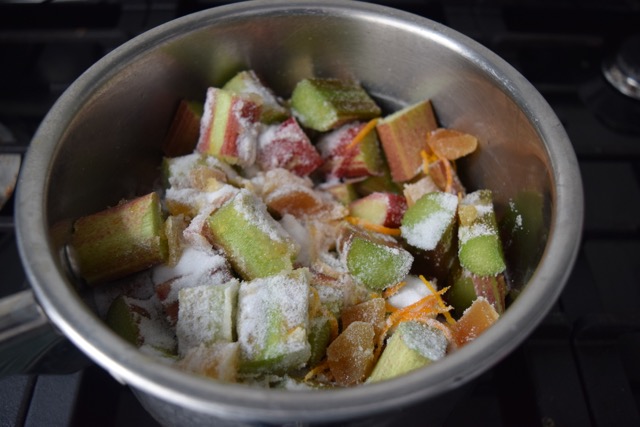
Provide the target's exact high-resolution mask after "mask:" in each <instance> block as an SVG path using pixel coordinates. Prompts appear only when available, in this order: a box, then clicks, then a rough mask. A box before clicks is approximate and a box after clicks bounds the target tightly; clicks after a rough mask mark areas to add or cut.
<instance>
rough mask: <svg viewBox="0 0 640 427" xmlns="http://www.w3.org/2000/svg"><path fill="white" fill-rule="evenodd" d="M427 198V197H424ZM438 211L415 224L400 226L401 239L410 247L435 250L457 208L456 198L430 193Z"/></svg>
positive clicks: (448, 194) (441, 193) (440, 193)
mask: <svg viewBox="0 0 640 427" xmlns="http://www.w3.org/2000/svg"><path fill="white" fill-rule="evenodd" d="M425 197H427V196H425ZM428 197H433V198H434V199H435V202H436V203H437V204H438V206H439V207H440V209H437V210H436V211H435V212H431V213H430V214H428V215H426V217H425V218H422V219H421V220H420V221H418V222H417V223H415V224H412V225H410V226H407V225H402V226H401V227H400V231H401V232H402V237H404V238H405V239H406V240H407V243H409V244H410V245H411V246H414V247H416V248H420V249H424V250H426V251H431V250H434V249H435V248H436V246H437V245H438V242H439V241H440V239H441V238H442V235H443V234H444V232H445V231H446V229H447V227H449V225H450V224H451V222H452V221H453V219H454V215H455V213H456V208H457V206H458V198H457V197H456V196H455V195H453V194H450V193H444V192H438V193H430V196H428Z"/></svg>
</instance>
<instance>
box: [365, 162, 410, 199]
mask: <svg viewBox="0 0 640 427" xmlns="http://www.w3.org/2000/svg"><path fill="white" fill-rule="evenodd" d="M381 171H382V172H381V173H380V174H377V175H371V176H367V177H366V178H364V179H362V180H357V181H355V182H354V183H353V186H354V187H355V189H356V192H357V193H358V194H359V195H360V196H363V197H364V196H367V195H369V194H371V193H377V192H380V193H393V194H402V190H401V188H400V186H399V185H398V184H397V183H395V182H393V178H391V172H390V171H389V165H388V164H387V161H386V160H385V159H384V158H383V159H382V168H381Z"/></svg>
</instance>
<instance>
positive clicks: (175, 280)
mask: <svg viewBox="0 0 640 427" xmlns="http://www.w3.org/2000/svg"><path fill="white" fill-rule="evenodd" d="M205 98H206V99H205V101H204V102H200V103H198V102H191V101H187V100H184V101H182V102H181V104H180V106H179V107H178V109H177V112H176V115H175V117H174V120H173V122H172V124H171V127H170V130H169V132H168V134H167V137H166V141H165V143H164V153H165V157H164V160H163V163H162V165H161V169H162V177H163V183H162V185H161V188H158V191H156V192H152V193H150V194H147V195H144V196H141V197H139V198H136V199H133V200H128V201H123V202H122V203H120V204H119V205H118V206H115V207H112V208H108V209H106V210H104V211H102V212H98V213H96V214H92V215H88V216H86V217H83V218H80V219H78V220H77V221H76V222H75V224H74V231H73V236H72V241H71V248H72V251H73V259H74V262H75V264H76V266H77V271H79V274H80V275H81V277H82V278H83V279H84V280H85V281H86V283H88V284H89V285H91V286H92V287H93V290H94V296H95V301H96V303H97V307H98V310H99V314H100V315H101V316H103V317H104V319H105V321H106V322H107V324H108V325H110V327H111V328H112V329H113V330H114V331H115V332H117V333H118V334H120V335H121V336H122V337H123V338H125V339H126V340H128V341H130V342H131V343H133V344H134V345H136V346H138V347H139V348H140V350H141V351H144V352H146V353H149V354H153V355H155V356H157V357H158V358H159V360H162V361H163V362H165V363H167V364H168V365H172V366H176V367H178V368H180V369H183V370H186V371H189V372H193V373H197V374H200V375H204V376H207V377H211V378H215V379H217V380H222V381H228V382H239V383H245V384H252V385H258V386H264V387H285V388H302V387H308V388H326V387H348V386H354V385H358V384H362V383H372V382H376V381H382V380H385V379H389V378H393V377H396V376H398V375H403V374H405V373H407V372H410V371H412V370H415V369H418V368H422V367H424V366H427V365H429V364H431V363H436V362H437V361H438V360H439V359H441V358H443V357H445V356H446V355H447V354H449V353H451V352H453V351H456V350H457V349H459V348H460V347H462V346H464V345H466V344H467V343H469V342H470V341H472V340H473V339H475V338H476V337H477V336H478V335H479V334H481V333H482V332H483V331H484V330H486V329H487V328H488V327H490V326H491V325H492V324H493V323H494V322H495V321H496V320H497V319H498V317H499V316H500V314H501V313H502V312H503V311H504V309H505V293H506V291H507V284H506V282H505V278H504V271H505V263H504V259H503V249H502V243H501V241H500V238H499V234H498V228H497V224H496V216H495V213H494V208H493V203H492V193H491V191H489V190H486V189H481V190H477V191H474V192H470V193H467V191H466V190H465V188H464V187H463V185H462V183H461V182H460V180H459V178H458V175H457V173H456V165H455V163H454V162H455V161H456V160H457V159H458V158H460V157H462V156H465V155H468V154H470V153H473V152H474V151H475V150H476V149H478V141H477V139H476V138H475V137H474V136H473V135H469V134H466V133H463V132H460V131H457V130H454V129H445V128H439V127H438V124H437V122H436V119H435V115H434V112H433V109H432V105H431V103H430V101H428V100H425V101H423V102H419V103H417V104H415V105H410V106H407V107H406V108H403V109H401V110H399V111H395V112H392V113H390V114H388V115H384V114H383V112H382V110H381V109H380V108H379V106H378V105H377V104H376V102H375V101H374V100H373V99H372V98H371V97H370V96H369V94H368V93H367V92H366V91H365V90H364V89H363V88H362V86H361V85H360V84H358V83H356V82H351V81H343V80H338V79H330V78H309V79H305V80H303V81H300V82H299V83H298V84H297V86H296V87H295V88H294V90H293V92H292V94H291V96H290V98H289V99H287V100H284V99H282V98H280V97H278V96H276V95H275V94H274V92H273V91H272V90H270V89H269V88H268V87H267V86H266V85H265V84H264V83H263V82H262V81H261V80H260V79H259V77H258V76H257V75H256V73H255V72H253V71H243V72H240V73H239V74H238V75H236V76H235V77H234V78H233V79H232V80H230V81H229V82H228V83H226V84H225V85H224V86H223V87H221V88H213V87H212V88H208V89H207V91H206V97H205ZM159 187H160V186H159Z"/></svg>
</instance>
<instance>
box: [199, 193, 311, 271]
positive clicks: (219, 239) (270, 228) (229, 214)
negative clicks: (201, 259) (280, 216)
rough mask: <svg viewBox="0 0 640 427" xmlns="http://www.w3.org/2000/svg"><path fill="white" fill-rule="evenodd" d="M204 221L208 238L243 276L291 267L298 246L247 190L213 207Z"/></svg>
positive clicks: (284, 269) (260, 202) (286, 269)
mask: <svg viewBox="0 0 640 427" xmlns="http://www.w3.org/2000/svg"><path fill="white" fill-rule="evenodd" d="M207 225H208V234H209V236H210V238H211V240H212V242H213V243H214V244H215V245H217V246H219V247H220V248H222V250H223V251H224V252H225V254H226V256H227V257H228V259H229V262H230V264H231V265H232V266H233V267H234V269H235V270H236V272H237V273H238V274H240V275H241V276H242V278H244V279H245V280H251V279H255V278H257V277H266V276H270V275H274V274H277V273H279V272H281V271H289V270H291V269H292V267H293V260H294V259H295V257H296V255H297V253H298V250H299V248H298V247H297V245H296V244H295V241H294V240H293V239H291V237H289V236H288V234H287V233H286V231H285V230H284V229H283V228H282V226H281V225H280V224H279V223H278V222H277V221H276V220H275V219H273V217H272V216H271V215H269V213H268V212H267V208H266V206H265V205H264V203H263V202H262V201H261V200H260V199H259V198H258V197H257V196H255V195H254V194H253V193H251V192H250V191H249V190H247V189H242V190H240V191H239V192H238V194H236V196H235V197H234V198H233V199H231V200H230V201H228V202H227V203H225V204H224V205H223V206H222V207H221V208H220V209H218V210H216V211H214V212H213V213H212V214H211V216H210V217H209V218H208V220H207Z"/></svg>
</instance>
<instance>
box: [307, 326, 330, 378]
mask: <svg viewBox="0 0 640 427" xmlns="http://www.w3.org/2000/svg"><path fill="white" fill-rule="evenodd" d="M331 320H332V319H331V318H329V317H326V316H323V317H314V318H313V319H311V320H310V321H309V345H310V347H311V356H310V357H309V361H308V365H309V366H315V365H317V364H318V363H320V361H321V360H322V359H323V358H324V356H325V354H326V352H327V346H328V345H329V343H330V342H331Z"/></svg>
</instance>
